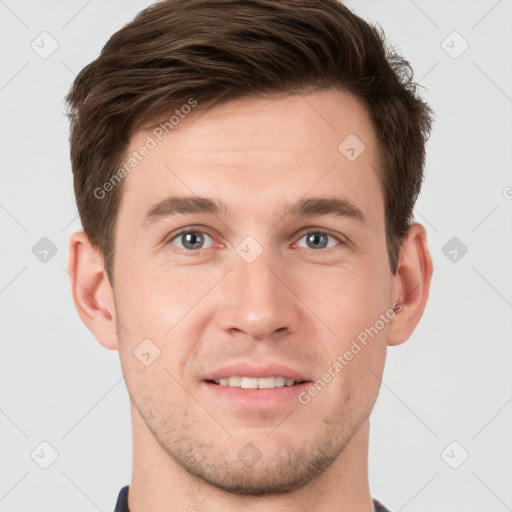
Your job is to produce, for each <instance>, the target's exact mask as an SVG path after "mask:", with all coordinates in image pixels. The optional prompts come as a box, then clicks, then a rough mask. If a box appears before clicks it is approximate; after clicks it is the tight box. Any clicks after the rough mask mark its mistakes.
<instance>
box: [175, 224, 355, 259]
mask: <svg viewBox="0 0 512 512" xmlns="http://www.w3.org/2000/svg"><path fill="white" fill-rule="evenodd" d="M186 233H200V234H205V235H208V236H209V237H210V238H211V239H212V240H215V237H214V236H212V235H211V234H210V233H208V231H207V230H205V229H204V228H200V227H197V228H195V227H194V226H188V227H186V228H183V229H181V230H179V231H178V232H177V233H174V234H173V235H172V236H171V237H170V238H169V240H168V242H167V244H168V245H172V242H173V241H174V240H176V239H177V238H178V237H180V236H181V235H183V234H186ZM309 234H317V235H326V236H328V237H330V238H331V239H332V238H333V239H335V240H336V241H337V242H338V244H337V245H336V246H334V247H326V248H322V249H310V250H311V251H314V252H323V253H326V252H327V253H329V252H331V251H332V250H333V249H335V248H336V247H338V246H340V245H341V246H343V245H347V241H346V240H345V239H342V238H340V237H339V236H337V235H333V234H332V233H330V232H328V231H325V230H322V229H318V228H304V229H303V230H302V231H300V232H299V234H298V239H297V241H298V240H301V239H302V238H303V237H304V236H306V235H309ZM212 248H213V247H207V248H206V249H212ZM175 249H176V250H177V251H178V252H180V253H182V254H190V255H193V254H197V255H198V254H199V252H200V251H201V249H195V250H192V249H182V248H181V247H175ZM301 249H304V248H303V247H301Z"/></svg>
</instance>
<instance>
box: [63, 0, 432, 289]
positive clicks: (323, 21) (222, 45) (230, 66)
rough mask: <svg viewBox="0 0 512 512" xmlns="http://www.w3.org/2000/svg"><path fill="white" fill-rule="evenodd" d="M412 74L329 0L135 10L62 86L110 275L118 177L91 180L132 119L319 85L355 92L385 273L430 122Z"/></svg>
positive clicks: (86, 222)
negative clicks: (376, 180)
mask: <svg viewBox="0 0 512 512" xmlns="http://www.w3.org/2000/svg"><path fill="white" fill-rule="evenodd" d="M412 77H413V75H412V69H411V67H410V65H409V63H408V62H407V61H406V60H405V59H404V58H402V57H400V56H399V55H398V54H397V53H396V52H395V51H394V50H393V49H391V48H390V47H389V46H388V45H387V44H386V42H385V38H384V34H383V32H382V30H381V29H379V28H377V27H375V26H372V25H370V24H369V23H367V22H366V21H364V20H363V19H362V18H360V17H358V16H357V15H355V14H354V13H352V12H351V11H350V10H349V9H348V8H347V7H345V6H344V5H342V4H341V3H339V2H338V1H336V0H164V1H161V2H158V3H156V4H154V5H152V6H150V7H149V8H147V9H145V10H143V11H141V12H140V13H139V14H138V15H137V16H136V17H135V18H134V19H133V20H132V21H131V22H130V23H128V24H127V25H125V26H124V27H123V28H122V29H120V30H119V31H118V32H116V33H115V34H114V35H113V36H112V37H111V38H110V39H109V41H108V42H107V43H106V44H105V46H104V48H103V49H102V51H101V53H100V55H99V57H98V58H97V59H95V60H94V61H93V62H91V63H90V64H88V65H87V66H85V67H84V68H83V69H82V70H81V72H80V73H79V74H78V76H77V77H76V79H75V81H74V83H73V85H72V87H71V89H70V91H69V93H68V95H67V97H66V101H67V103H68V106H69V113H68V116H69V117H70V121H71V135H70V144H71V163H72V170H73V175H74V190H75V196H76V202H77V207H78V212H79V214H80V219H81V221H82V226H83V229H84V231H85V233H86V234H87V236H88V238H89V240H90V241H91V243H92V244H93V245H94V246H96V247H97V248H98V249H99V250H100V251H101V253H102V255H103V257H104V260H105V267H106V272H107V275H108V277H109V279H110V282H111V284H113V262H114V252H115V247H114V245H115V243H114V242H115V226H116V219H117V212H118V210H119V204H120V199H121V195H122V190H123V187H122V185H123V182H121V183H119V185H118V186H116V187H113V189H112V190H111V191H110V192H109V193H108V194H106V195H105V197H103V198H102V199H100V200H99V199H97V197H96V195H95V193H94V191H95V190H97V189H98V187H102V186H103V184H104V183H106V181H107V180H108V179H109V177H110V176H112V174H113V173H114V172H115V170H116V169H117V168H118V166H120V164H121V162H122V161H123V159H124V157H125V154H126V150H127V148H128V146H129V143H130V140H131V137H132V136H133V134H134V133H135V132H136V131H137V130H139V129H141V128H142V127H143V126H144V123H147V122H148V121H149V120H151V119H153V120H154V119H157V118H158V116H161V117H163V116H164V115H165V114H166V113H169V112H172V111H173V109H174V108H176V107H179V106H180V105H183V104H185V103H187V101H189V100H190V98H194V99H195V100H194V101H197V102H199V103H200V104H202V105H212V104H215V103H218V102H227V101H229V100H234V99H239V98H242V97H250V96H257V95H259V94H267V93H285V94H286V93H291V94H294V93H295V94H297V93H301V92H305V91H307V90H316V89H322V88H330V87H337V88H339V89H342V90H346V91H349V92H351V93H353V94H354V95H355V96H356V97H358V98H359V99H360V100H362V101H363V104H364V105H365V106H366V108H367V112H368V114H369V117H370V119H371V121H372V123H373V126H374V129H375V132H376V135H377V140H378V143H379V164H380V169H379V170H380V180H381V183H382V186H383V193H384V202H385V211H386V214H385V217H386V218H385V223H386V242H387V251H388V256H389V263H390V267H391V270H392V272H393V273H395V272H396V269H397V264H398V255H399V251H400V247H401V245H402V242H403V240H404V239H405V237H406V235H407V232H408V229H409V224H410V222H411V219H412V211H413V207H414V204H415V202H416V199H417V197H418V194H419V191H420V187H421V183H422V180H423V167H424V161H425V143H426V140H427V138H428V136H429V133H430V128H431V122H432V112H431V110H430V108H429V107H428V105H427V104H426V103H425V102H424V101H423V100H422V99H421V98H420V97H419V95H418V94H417V84H415V83H414V82H413V81H412ZM340 142H341V141H340ZM123 181H124V180H123Z"/></svg>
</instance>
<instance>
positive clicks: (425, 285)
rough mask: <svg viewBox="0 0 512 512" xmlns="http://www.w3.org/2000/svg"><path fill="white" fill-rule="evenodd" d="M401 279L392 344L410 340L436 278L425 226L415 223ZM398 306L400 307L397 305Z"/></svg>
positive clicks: (404, 252)
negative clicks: (433, 279)
mask: <svg viewBox="0 0 512 512" xmlns="http://www.w3.org/2000/svg"><path fill="white" fill-rule="evenodd" d="M395 278H396V280H397V285H398V286H397V288H398V297H397V300H396V302H397V303H398V304H399V310H398V311H397V310H395V317H394V318H393V321H392V322H391V324H390V326H389V330H388V345H390V346H392V345H400V344H401V343H404V342H405V341H407V340H408V339H409V337H410V336H411V334H412V333H413V331H414V329H415V328H416V326H417V325H418V322H419V321H420V318H421V317H422V315H423V312H424V310H425V306H426V304H427V299H428V294H429V289H430V281H431V278H432V258H431V257H430V252H429V250H428V244H427V234H426V231H425V228H424V227H423V226H422V225H421V224H418V223H413V224H411V226H410V228H409V233H408V235H407V238H406V240H405V241H404V243H403V245H402V248H401V250H400V258H399V263H398V269H397V272H396V276H395ZM397 309H398V308H397Z"/></svg>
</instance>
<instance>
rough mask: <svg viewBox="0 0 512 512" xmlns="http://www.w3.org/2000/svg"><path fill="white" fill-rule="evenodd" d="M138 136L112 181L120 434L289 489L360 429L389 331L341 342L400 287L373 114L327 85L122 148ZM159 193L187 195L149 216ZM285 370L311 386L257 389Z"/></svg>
mask: <svg viewBox="0 0 512 512" xmlns="http://www.w3.org/2000/svg"><path fill="white" fill-rule="evenodd" d="M199 107H200V105H199ZM351 134H352V135H351ZM148 135H150V136H151V137H152V138H153V139H154V140H155V142H157V143H158V144H157V146H156V147H154V148H153V149H151V150H150V151H149V154H148V155H147V156H145V157H144V158H143V159H142V161H141V162H140V163H139V164H138V165H137V167H136V168H134V169H133V170H132V171H131V173H130V174H129V175H128V176H127V178H125V179H126V180H127V181H126V183H125V189H124V191H123V198H122V202H121V206H120V210H119V216H118V223H117V227H116V256H115V266H114V282H115V286H114V294H115V302H116V317H117V321H118V323H119V325H118V336H119V340H120V355H121V363H122V366H123V371H124V372H128V373H127V374H126V384H127V387H128V391H129V394H130V397H131V400H132V404H133V407H134V409H133V415H134V435H135V436H136V437H137V436H139V438H141V439H143V438H144V436H149V435H150V432H151V433H152V436H154V438H155V439H156V440H157V441H158V443H159V445H160V446H161V447H162V448H163V450H165V452H166V453H167V454H168V455H169V456H170V457H172V459H174V461H175V462H177V463H178V464H179V465H180V466H181V467H182V468H184V469H185V470H186V471H188V472H189V473H190V474H193V475H195V476H197V477H199V478H200V479H202V480H203V481H206V482H208V483H210V484H213V485H215V486H218V487H221V488H224V489H226V490H230V491H232V492H252V493H256V494H257V493H263V492H270V491H274V492H282V491H287V490H290V489H293V488H297V487H300V486H301V485H304V484H305V483H307V482H308V481H310V480H311V479H312V478H313V477H315V476H317V475H319V474H320V473H321V472H323V471H324V470H325V469H326V468H327V467H328V466H329V465H330V464H331V463H332V462H333V461H334V460H335V459H336V457H337V456H338V455H339V454H340V453H341V452H342V450H343V449H344V447H345V446H346V445H347V443H348V442H349V441H350V439H351V438H352V436H353V435H354V434H355V433H356V431H357V430H358V428H359V427H360V426H361V425H362V424H363V423H364V422H365V421H366V420H367V418H368V416H369V414H370V411H371V409H372V407H373V404H374V402H375V399H376V397H377V393H378V388H379V378H378V377H379V376H381V374H382V369H383V365H384V360H385V354H386V331H387V324H386V322H382V321H381V322H380V324H378V325H379V326H381V325H382V324H384V326H383V327H382V328H381V329H378V333H377V334H374V336H373V337H370V336H368V337H367V344H366V345H363V344H362V343H361V342H360V341H358V345H359V346H360V350H359V351H357V353H356V349H354V345H353V342H354V340H357V337H358V335H360V333H361V332H362V331H364V330H365V328H369V327H370V326H375V324H376V321H377V320H378V319H379V318H382V317H381V316H380V315H382V314H383V313H386V312H387V311H389V308H390V306H391V304H392V303H393V300H394V299H396V293H397V289H396V282H395V279H394V277H393V276H392V274H391V272H390V269H389V263H388V256H387V252H386V240H385V221H384V198H383V194H382V190H381V187H380V183H379V179H378V176H377V171H376V167H377V151H376V138H375V134H374V131H373V128H372V126H371V123H370V120H369V118H368V116H367V114H366V112H365V110H364V108H363V106H362V105H361V104H360V103H359V102H358V101H357V100H356V99H355V98H354V97H353V96H351V95H349V94H348V93H343V92H339V91H334V90H330V91H322V92H316V93H313V94H310V95H308V96H303V97H301V96H289V97H286V98H280V99H273V100H260V99H259V100H251V101H237V102H231V103H227V104H224V105H221V106H217V107H215V108H213V109H211V110H210V111H208V112H207V113H206V114H204V115H197V112H193V113H192V114H190V116H189V117H187V118H185V119H183V120H182V121H181V122H180V124H179V126H177V127H176V128H175V129H174V130H173V131H172V132H170V133H169V134H168V135H166V136H165V137H164V138H163V139H162V140H161V141H158V139H157V138H156V137H155V135H154V134H152V132H151V131H148V132H139V133H138V134H136V136H135V137H134V138H133V140H132V141H131V146H130V152H131V151H134V150H137V149H138V148H140V147H141V146H143V145H144V144H146V143H147V141H148V139H147V137H148ZM350 135H351V137H352V138H349V139H348V142H347V143H345V145H342V149H341V150H340V149H339V145H340V143H342V141H344V140H345V139H346V138H347V137H348V136H350ZM354 135H355V136H356V137H357V138H358V139H359V140H360V141H361V142H362V143H364V145H365V149H364V151H363V152H362V153H361V154H360V155H359V156H357V155H358V153H359V152H360V150H361V148H362V146H360V145H357V144H360V143H357V144H355V143H354V141H357V139H355V138H354ZM347 144H348V147H346V146H347ZM150 145H152V144H150ZM351 147H354V151H351V149H350V148H351ZM354 155H355V156H357V158H355V159H354ZM347 157H350V158H347ZM171 196H174V197H177V196H180V197H183V198H189V199H191V200H194V201H195V203H192V204H191V205H190V204H188V203H187V202H186V201H185V200H183V201H181V202H179V203H178V202H174V203H171V202H168V203H167V208H166V207H165V206H162V205H161V206H160V207H159V208H156V209H154V210H153V213H154V215H150V216H147V217H146V214H147V212H148V211H149V210H151V209H152V208H154V206H155V205H156V204H158V203H159V202H161V201H165V200H166V199H168V198H170V197H171ZM199 197H201V198H207V199H208V200H209V201H211V202H213V204H218V205H221V204H222V205H223V206H222V207H220V206H219V208H218V209H217V210H216V211H212V209H211V208H206V206H207V204H206V203H205V202H204V201H200V200H198V198H199ZM318 199H326V200H333V199H337V200H339V202H338V203H336V204H337V206H338V211H337V212H336V211H334V210H333V209H332V208H331V207H332V206H333V205H335V203H334V202H332V201H331V202H330V203H323V205H322V204H318V203H315V202H314V201H315V200H318ZM301 202H302V205H303V208H302V209H299V208H296V206H297V205H300V203H301ZM187 204H188V207H187V208H185V206H187ZM315 204H316V206H317V207H316V208H315ZM173 205H174V207H177V212H176V211H174V214H170V210H173V208H171V207H172V206H173ZM191 206H194V208H191ZM224 206H225V208H224ZM326 206H329V208H326ZM187 209H188V212H186V211H185V210H187ZM174 210H176V208H174ZM166 211H167V213H168V215H164V213H165V212H166ZM120 326H121V327H120ZM373 332H374V331H373ZM359 339H361V337H360V338H359ZM143 340H151V341H145V342H144V344H143V345H141V343H142V342H143ZM139 346H140V347H139ZM351 347H352V353H353V354H355V355H353V358H351V360H347V358H344V359H343V360H344V361H345V363H344V364H342V369H341V370H340V369H339V368H340V366H339V365H335V363H336V361H338V362H340V359H339V358H338V356H341V357H343V356H344V354H345V353H346V352H347V351H350V350H351ZM134 351H135V354H134ZM158 351H160V355H159V356H158V357H157V358H156V359H154V358H155V357H156V356H157V354H158ZM137 356H138V357H137ZM153 359H154V361H153ZM141 361H142V362H141ZM151 361H152V362H151ZM149 363H151V364H149ZM340 364H341V363H340ZM230 366H237V368H234V367H233V368H229V367H230ZM334 368H336V369H337V370H336V369H334ZM329 369H331V371H330V375H331V379H327V377H325V376H324V374H325V373H326V372H328V371H329ZM258 376H259V377H269V376H270V377H273V376H277V377H278V378H277V379H272V378H270V379H262V380H256V377H258ZM323 376H324V377H323ZM228 377H233V379H230V380H229V381H228V383H229V384H232V385H240V384H242V386H249V387H254V386H261V387H262V389H245V388H244V387H238V388H236V387H231V386H229V385H228V386H225V385H221V384H225V383H226V382H225V381H224V380H223V381H220V379H221V378H228ZM236 377H248V378H245V379H241V380H240V379H237V378H236ZM282 377H285V378H286V377H288V378H290V377H295V380H296V381H297V382H299V381H302V380H305V381H308V382H306V383H303V384H298V383H296V384H295V385H293V386H286V381H285V386H284V387H277V388H269V389H263V388H264V387H265V386H275V385H276V384H277V385H278V386H281V385H282V384H283V379H282ZM215 380H219V384H217V383H215ZM318 380H320V381H322V382H323V383H324V385H323V386H322V385H320V386H317V393H316V395H314V396H313V394H314V392H313V394H310V393H309V392H308V390H310V389H311V386H312V383H315V382H316V381H318ZM327 380H328V382H326V381H327ZM288 383H289V382H288ZM318 389H320V391H318ZM307 396H309V400H307ZM299 397H301V400H299ZM301 402H303V403H301ZM305 402H307V403H305Z"/></svg>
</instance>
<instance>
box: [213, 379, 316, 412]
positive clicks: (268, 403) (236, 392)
mask: <svg viewBox="0 0 512 512" xmlns="http://www.w3.org/2000/svg"><path fill="white" fill-rule="evenodd" d="M203 385H204V386H206V389H207V390H208V391H209V392H210V393H212V394H213V395H214V396H215V397H217V398H219V399H221V400H223V401H227V402H229V403H231V404H232V405H234V406H237V407H244V406H245V407H253V408H254V407H260V408H267V407H274V406H279V405H282V404H285V403H287V402H290V401H292V400H297V395H298V394H299V393H300V392H301V391H304V390H305V389H306V387H307V386H309V385H310V382H303V383H302V384H296V385H294V386H283V387H281V388H269V389H243V388H232V387H229V386H220V385H218V384H213V383H211V382H203Z"/></svg>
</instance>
